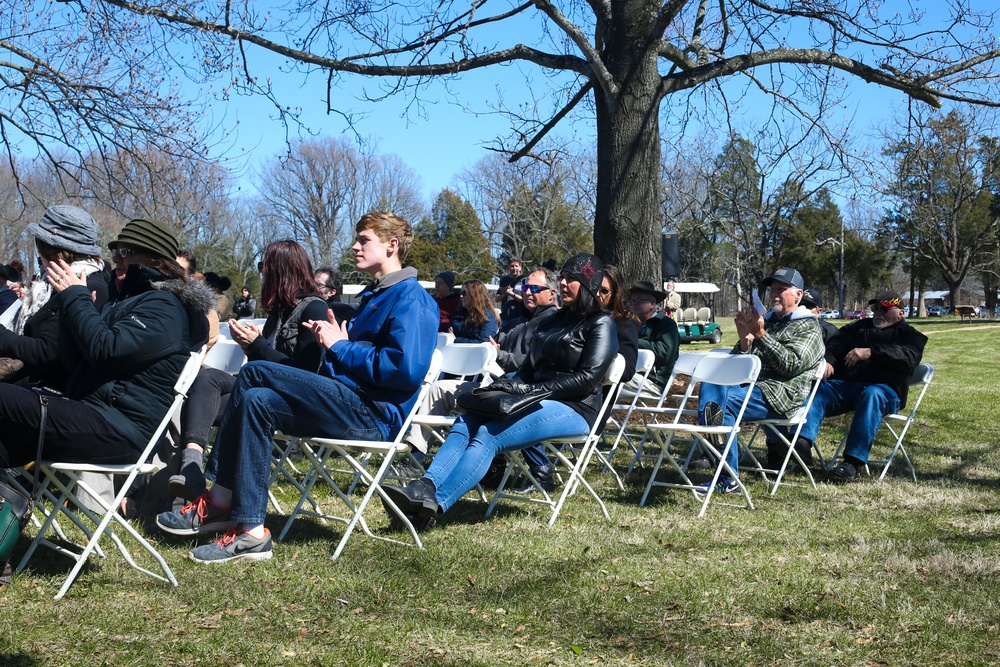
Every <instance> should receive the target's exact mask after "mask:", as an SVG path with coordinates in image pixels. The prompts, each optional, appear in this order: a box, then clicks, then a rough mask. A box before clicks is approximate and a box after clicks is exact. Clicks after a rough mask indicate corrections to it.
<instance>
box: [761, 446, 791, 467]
mask: <svg viewBox="0 0 1000 667" xmlns="http://www.w3.org/2000/svg"><path fill="white" fill-rule="evenodd" d="M787 455H788V447H786V446H785V444H784V443H782V442H778V441H777V440H773V441H768V443H767V463H766V464H765V467H766V468H767V469H768V470H781V464H782V463H784V462H785V456H787ZM793 463H794V461H793Z"/></svg>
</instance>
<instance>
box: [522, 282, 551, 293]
mask: <svg viewBox="0 0 1000 667" xmlns="http://www.w3.org/2000/svg"><path fill="white" fill-rule="evenodd" d="M524 289H526V290H528V291H529V292H531V293H532V294H538V293H539V292H545V291H546V290H550V289H551V288H549V287H546V286H545V285H527V284H526V285H525V286H524Z"/></svg>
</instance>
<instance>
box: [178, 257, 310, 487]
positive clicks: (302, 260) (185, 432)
mask: <svg viewBox="0 0 1000 667" xmlns="http://www.w3.org/2000/svg"><path fill="white" fill-rule="evenodd" d="M261 279H262V281H263V283H262V286H261V292H260V301H261V306H262V307H263V308H264V312H265V313H267V321H266V322H265V323H264V328H263V329H260V328H259V327H257V326H255V325H254V324H252V323H250V322H239V321H237V320H229V332H230V334H231V335H232V337H233V340H234V341H235V342H236V343H238V344H239V346H240V347H242V348H243V351H244V352H245V353H246V355H247V360H248V361H273V362H276V363H279V364H284V365H287V366H294V367H296V368H301V369H303V370H308V371H312V372H316V371H317V370H319V365H320V363H321V362H322V361H323V354H324V353H325V349H324V347H323V345H322V344H320V342H319V341H318V340H317V339H316V336H315V334H314V333H313V331H312V329H311V328H309V327H307V326H304V324H303V323H304V322H309V321H314V320H315V321H319V320H322V321H326V319H327V310H328V307H327V304H326V302H325V301H323V298H322V297H320V296H319V293H318V292H317V290H316V281H315V279H314V278H313V270H312V264H311V263H310V262H309V256H308V255H307V254H306V251H305V250H304V249H303V248H302V246H300V245H299V244H298V243H296V242H295V241H292V240H285V241H275V242H274V243H271V244H270V245H268V246H267V248H266V249H265V250H264V259H263V262H262V266H261ZM235 385H236V376H234V375H232V374H230V373H226V372H225V371H221V370H218V369H215V368H202V369H201V372H199V373H198V377H197V378H195V381H194V384H193V385H191V391H190V392H189V394H188V400H187V401H185V402H184V408H183V410H182V411H181V437H182V442H184V443H185V448H184V450H183V451H182V452H181V463H180V471H179V473H178V474H176V475H173V476H172V477H171V478H170V492H171V493H172V494H173V495H175V496H178V497H180V498H184V499H185V500H193V499H195V498H197V497H198V496H200V495H201V494H202V493H204V492H205V475H204V473H203V459H204V453H205V447H206V446H207V445H208V436H209V432H210V431H211V430H212V426H213V425H218V423H219V421H220V420H221V419H222V415H223V414H224V413H225V411H226V405H227V404H228V403H229V395H230V394H231V393H232V391H233V387H234V386H235Z"/></svg>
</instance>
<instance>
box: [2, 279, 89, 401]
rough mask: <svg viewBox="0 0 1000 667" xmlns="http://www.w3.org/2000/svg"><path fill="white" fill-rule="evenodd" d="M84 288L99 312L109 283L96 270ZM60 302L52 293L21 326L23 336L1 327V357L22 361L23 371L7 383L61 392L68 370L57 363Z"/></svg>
mask: <svg viewBox="0 0 1000 667" xmlns="http://www.w3.org/2000/svg"><path fill="white" fill-rule="evenodd" d="M87 289H88V290H89V291H90V292H93V294H94V306H95V307H96V308H98V309H100V308H102V307H103V306H104V303H105V302H106V301H107V300H108V283H107V280H106V278H105V277H104V274H103V273H101V272H100V271H95V272H94V273H91V274H90V275H88V276H87ZM61 312H62V306H61V301H60V300H59V298H58V297H57V295H56V294H53V295H52V297H51V298H49V300H48V301H46V302H45V305H44V306H42V307H41V308H39V309H38V312H36V313H34V314H33V315H32V316H31V317H29V318H28V320H27V321H26V322H25V323H24V333H23V334H22V335H20V336H19V335H17V334H16V333H14V332H13V331H9V330H7V329H4V328H2V327H0V357H11V358H13V359H20V360H21V361H23V362H24V368H23V369H22V370H21V372H20V373H18V375H16V376H14V377H12V378H10V379H9V380H8V382H18V383H19V384H27V385H29V386H38V387H48V388H50V389H55V390H57V391H62V390H63V389H65V387H66V377H67V374H68V371H67V370H66V368H65V367H64V366H63V364H62V362H61V361H60V360H59V330H60V328H59V316H60V313H61Z"/></svg>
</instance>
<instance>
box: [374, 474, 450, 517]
mask: <svg viewBox="0 0 1000 667" xmlns="http://www.w3.org/2000/svg"><path fill="white" fill-rule="evenodd" d="M382 488H383V489H384V490H385V493H386V495H387V496H389V498H391V499H392V502H394V503H396V507H398V508H399V510H400V511H401V512H402V513H403V514H406V515H413V516H418V517H422V518H431V517H434V516H436V515H437V512H438V501H437V495H436V494H437V488H435V486H434V482H432V481H431V480H429V479H427V478H426V477H421V478H420V479H415V480H413V481H412V482H410V483H409V484H407V485H406V486H404V487H398V486H388V485H386V486H383V487H382ZM384 504H385V503H384V502H383V505H384ZM386 512H387V513H388V514H390V515H392V514H393V512H392V511H391V510H389V509H388V508H387V509H386Z"/></svg>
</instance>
